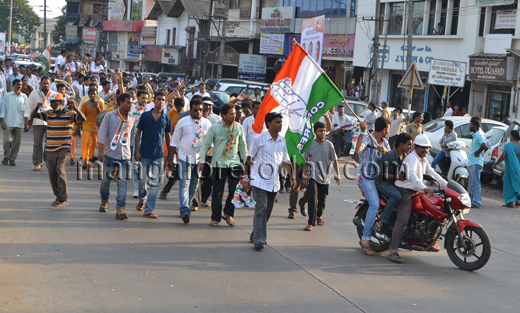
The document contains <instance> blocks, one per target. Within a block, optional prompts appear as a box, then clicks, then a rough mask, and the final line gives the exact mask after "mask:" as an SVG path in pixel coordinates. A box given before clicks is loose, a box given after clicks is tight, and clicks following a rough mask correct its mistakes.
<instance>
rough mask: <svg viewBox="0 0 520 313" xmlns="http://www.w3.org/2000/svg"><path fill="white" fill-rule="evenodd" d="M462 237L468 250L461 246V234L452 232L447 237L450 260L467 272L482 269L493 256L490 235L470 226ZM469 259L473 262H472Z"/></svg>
mask: <svg viewBox="0 0 520 313" xmlns="http://www.w3.org/2000/svg"><path fill="white" fill-rule="evenodd" d="M462 236H463V237H464V241H465V243H466V246H467V247H468V249H464V247H462V246H461V245H460V242H459V234H457V232H456V231H452V232H451V233H450V234H449V235H448V237H446V251H447V252H448V256H449V257H450V260H451V261H452V262H453V263H454V264H455V265H457V266H458V267H459V268H461V269H463V270H466V271H475V270H478V269H480V268H482V267H483V266H484V265H486V263H487V262H488V260H489V258H490V256H491V241H490V240H489V236H488V234H487V233H486V231H485V230H484V229H483V228H477V227H470V226H468V227H466V228H465V229H464V231H462ZM480 247H481V248H480ZM468 259H471V260H473V261H471V262H470V261H469V260H468Z"/></svg>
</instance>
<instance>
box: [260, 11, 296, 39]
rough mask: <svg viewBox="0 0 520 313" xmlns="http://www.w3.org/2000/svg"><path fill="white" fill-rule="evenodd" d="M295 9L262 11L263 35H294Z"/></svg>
mask: <svg viewBox="0 0 520 313" xmlns="http://www.w3.org/2000/svg"><path fill="white" fill-rule="evenodd" d="M295 12H296V10H295V7H277V8H274V7H271V8H263V9H262V24H261V26H260V31H261V32H262V33H279V34H285V33H294V22H295V19H294V14H295Z"/></svg>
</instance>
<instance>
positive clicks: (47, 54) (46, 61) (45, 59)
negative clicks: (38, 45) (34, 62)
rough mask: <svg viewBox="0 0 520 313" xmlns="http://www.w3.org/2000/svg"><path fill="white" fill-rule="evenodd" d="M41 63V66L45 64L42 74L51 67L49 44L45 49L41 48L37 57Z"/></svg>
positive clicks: (45, 73)
mask: <svg viewBox="0 0 520 313" xmlns="http://www.w3.org/2000/svg"><path fill="white" fill-rule="evenodd" d="M38 59H40V61H41V62H42V63H43V66H45V69H44V70H43V75H47V74H49V70H50V69H51V46H50V45H49V46H47V48H46V49H45V50H43V52H42V54H41V55H40V57H39V58H38Z"/></svg>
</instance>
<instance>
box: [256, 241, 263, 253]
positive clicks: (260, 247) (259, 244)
mask: <svg viewBox="0 0 520 313" xmlns="http://www.w3.org/2000/svg"><path fill="white" fill-rule="evenodd" d="M263 248H264V245H263V244H262V243H261V242H259V243H255V250H257V251H260V250H262V249H263Z"/></svg>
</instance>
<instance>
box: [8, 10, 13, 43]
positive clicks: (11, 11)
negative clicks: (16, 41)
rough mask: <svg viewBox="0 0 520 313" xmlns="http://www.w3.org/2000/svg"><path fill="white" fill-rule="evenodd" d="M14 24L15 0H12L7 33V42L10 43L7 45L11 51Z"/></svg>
mask: <svg viewBox="0 0 520 313" xmlns="http://www.w3.org/2000/svg"><path fill="white" fill-rule="evenodd" d="M12 24H13V0H11V5H10V6H9V32H8V34H7V42H8V43H9V45H8V46H7V47H8V48H7V49H9V52H11V27H12Z"/></svg>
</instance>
